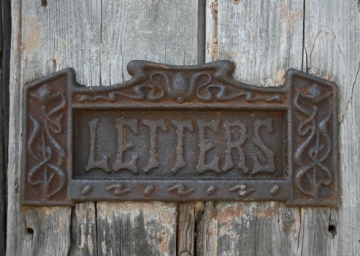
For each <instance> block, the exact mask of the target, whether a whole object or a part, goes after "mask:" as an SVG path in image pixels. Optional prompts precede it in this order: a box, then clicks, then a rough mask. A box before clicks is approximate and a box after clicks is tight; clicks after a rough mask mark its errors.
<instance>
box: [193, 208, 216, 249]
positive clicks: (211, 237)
mask: <svg viewBox="0 0 360 256" xmlns="http://www.w3.org/2000/svg"><path fill="white" fill-rule="evenodd" d="M214 204H215V203H214V202H206V203H205V205H204V209H203V215H202V216H199V221H198V223H197V229H196V231H197V232H196V241H197V246H196V255H209V256H216V255H217V219H216V209H215V205H214Z"/></svg>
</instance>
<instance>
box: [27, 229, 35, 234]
mask: <svg viewBox="0 0 360 256" xmlns="http://www.w3.org/2000/svg"><path fill="white" fill-rule="evenodd" d="M26 233H27V234H28V235H33V234H34V230H33V229H32V228H27V229H26Z"/></svg>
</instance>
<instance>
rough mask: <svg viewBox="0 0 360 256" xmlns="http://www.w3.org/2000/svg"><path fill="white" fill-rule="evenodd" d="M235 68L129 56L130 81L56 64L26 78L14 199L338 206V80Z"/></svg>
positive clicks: (31, 202) (33, 201) (56, 202)
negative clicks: (81, 77)
mask: <svg viewBox="0 0 360 256" xmlns="http://www.w3.org/2000/svg"><path fill="white" fill-rule="evenodd" d="M234 68H235V67H234V65H233V63H232V62H230V61H217V62H212V63H209V64H205V65H201V66H170V65H164V64H157V63H152V62H146V61H132V62H130V63H129V65H128V71H129V73H130V74H131V75H132V76H133V78H132V79H130V80H129V81H126V82H124V83H121V84H117V85H113V86H109V87H96V88H95V87H93V88H86V87H80V86H78V85H77V84H76V82H75V81H76V80H75V75H74V72H73V70H72V69H65V70H63V71H60V72H58V73H55V74H53V75H51V76H49V77H45V78H43V79H41V80H39V81H36V82H34V83H32V84H30V85H27V86H26V87H25V95H24V96H25V120H24V123H25V125H24V137H25V141H24V156H25V162H24V175H23V182H24V188H23V203H24V204H25V205H72V204H74V203H75V202H77V201H88V200H164V201H192V200H280V201H285V202H286V203H287V204H288V205H329V206H337V200H338V195H337V191H338V173H337V170H338V168H337V164H338V159H337V142H336V141H337V139H336V134H337V105H336V98H337V88H336V86H335V85H333V84H332V83H330V82H328V81H325V80H322V79H319V78H316V77H312V76H309V75H308V74H305V73H302V72H299V71H295V70H290V71H288V72H287V75H286V83H285V85H284V86H283V87H277V88H261V87H256V86H250V85H247V84H243V83H239V82H236V81H234V80H232V78H231V75H232V72H233V71H234Z"/></svg>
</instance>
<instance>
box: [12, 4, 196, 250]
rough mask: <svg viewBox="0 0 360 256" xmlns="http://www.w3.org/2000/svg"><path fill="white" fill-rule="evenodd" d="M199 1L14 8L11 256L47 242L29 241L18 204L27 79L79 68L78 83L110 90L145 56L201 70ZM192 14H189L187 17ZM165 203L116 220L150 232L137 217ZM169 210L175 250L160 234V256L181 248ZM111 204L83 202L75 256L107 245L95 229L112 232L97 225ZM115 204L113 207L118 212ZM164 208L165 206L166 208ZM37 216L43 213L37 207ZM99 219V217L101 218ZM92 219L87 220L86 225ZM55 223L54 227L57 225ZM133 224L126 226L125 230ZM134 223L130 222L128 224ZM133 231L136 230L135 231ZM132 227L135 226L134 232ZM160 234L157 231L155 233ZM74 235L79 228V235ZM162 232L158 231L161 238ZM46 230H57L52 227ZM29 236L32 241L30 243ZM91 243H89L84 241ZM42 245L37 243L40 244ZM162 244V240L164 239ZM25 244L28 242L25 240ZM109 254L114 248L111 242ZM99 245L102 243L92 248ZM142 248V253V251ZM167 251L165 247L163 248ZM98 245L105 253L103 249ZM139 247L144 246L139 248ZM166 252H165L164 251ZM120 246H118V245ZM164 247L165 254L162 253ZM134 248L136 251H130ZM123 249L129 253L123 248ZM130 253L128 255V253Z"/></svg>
mask: <svg viewBox="0 0 360 256" xmlns="http://www.w3.org/2000/svg"><path fill="white" fill-rule="evenodd" d="M197 4H198V3H197V2H196V1H176V2H171V3H169V2H163V1H141V2H137V3H136V4H135V3H134V2H133V1H125V0H124V1H112V2H110V1H106V3H105V2H103V1H101V0H92V1H90V2H88V1H76V3H75V2H74V3H72V2H69V1H67V0H62V1H56V2H53V1H51V2H50V1H49V2H48V4H47V6H46V7H44V6H42V5H41V2H38V3H35V2H17V1H13V2H12V8H13V13H14V16H13V22H14V29H13V39H12V41H13V49H12V53H13V58H12V64H11V66H12V87H11V93H12V96H11V97H12V98H11V99H12V107H13V109H12V113H11V116H12V122H11V128H12V131H13V132H12V134H11V136H10V139H11V142H12V143H11V146H10V153H11V156H10V158H11V162H10V165H9V166H10V168H11V169H10V170H11V171H10V176H9V184H10V197H9V198H10V199H9V200H10V201H11V202H10V204H9V215H11V218H10V220H9V225H8V226H9V228H10V229H11V231H10V232H9V235H8V237H9V240H8V241H9V244H8V248H9V251H8V254H9V255H19V253H18V252H25V251H38V250H36V249H34V248H33V247H34V246H37V247H39V248H43V247H44V245H39V241H44V239H42V238H41V237H40V236H42V235H45V234H43V233H38V235H37V236H31V237H30V236H29V235H28V234H27V233H26V228H25V226H26V225H25V224H26V223H25V222H24V221H23V220H24V219H25V220H26V219H29V220H31V219H32V216H33V212H32V211H31V210H28V211H23V210H22V208H21V206H20V204H19V193H18V190H19V187H21V183H20V182H21V179H20V170H21V166H22V162H21V154H20V153H19V152H22V150H21V148H22V144H21V132H20V131H21V118H20V117H21V114H22V108H21V104H19V102H21V100H22V88H23V85H24V84H25V83H27V82H29V81H32V80H35V79H38V78H40V77H42V76H44V75H47V74H50V73H52V72H54V71H57V70H60V69H62V68H65V67H74V68H75V72H76V75H77V81H78V82H79V83H80V84H84V85H87V86H94V85H101V84H106V85H109V84H111V83H117V82H121V81H123V80H124V79H128V78H129V75H128V74H127V73H126V69H125V66H126V64H127V62H128V61H130V60H132V59H135V58H139V59H146V60H152V61H159V62H166V63H170V64H195V63H196V61H197V56H198V54H197V51H198V41H197V40H198V37H197V30H198V25H197ZM184 13H186V14H187V15H183V14H184ZM162 205H163V204H161V203H156V202H154V203H152V204H143V205H137V207H138V208H137V209H136V210H134V212H133V213H132V212H131V210H130V208H129V211H128V212H127V215H121V214H120V215H116V216H117V219H119V220H121V218H122V217H123V218H124V219H123V221H124V222H126V220H127V218H130V219H131V220H132V222H131V223H132V224H133V227H134V228H135V227H139V228H142V229H146V227H145V226H141V225H145V223H147V222H146V221H145V222H144V221H143V220H142V218H141V217H139V211H140V212H142V214H143V215H144V216H148V218H150V217H149V216H150V215H149V214H150V213H153V214H154V215H153V217H154V218H155V217H156V216H158V215H156V214H155V212H154V211H153V209H157V208H159V207H160V206H162ZM165 205H167V206H166V207H165V206H164V207H165V208H168V209H167V211H165V210H164V211H163V214H162V215H161V217H162V218H169V219H171V220H173V222H171V221H170V222H169V223H173V225H172V226H171V227H170V226H168V229H169V230H168V231H169V232H170V233H169V235H170V237H169V238H168V239H167V240H164V241H166V242H168V243H169V244H167V245H164V242H161V241H159V240H157V239H158V238H156V237H154V236H147V237H146V238H147V239H152V240H149V241H146V243H151V244H153V246H154V247H153V248H155V249H154V250H160V252H161V250H165V252H166V250H167V249H166V248H170V247H171V246H172V245H175V244H174V242H172V241H175V239H176V215H175V214H173V213H174V212H176V209H177V208H176V205H175V204H165ZM107 206H108V205H107V203H99V204H98V205H97V206H96V205H95V204H94V203H86V204H78V205H77V206H76V207H75V209H74V212H73V219H72V223H73V227H72V228H73V230H72V232H71V235H72V242H73V243H72V245H71V250H70V253H71V254H87V253H89V254H91V252H93V253H94V255H96V254H97V253H98V251H97V250H92V246H94V247H97V248H100V247H101V246H100V245H101V244H102V242H104V241H97V240H96V232H94V230H95V229H108V230H111V229H112V225H114V223H113V222H99V223H97V225H95V227H94V223H96V221H98V220H101V219H102V217H103V216H102V215H101V214H102V213H103V212H102V211H100V209H102V207H105V209H107ZM113 206H114V204H110V205H109V207H110V208H111V207H113ZM121 206H122V204H121V203H120V204H118V205H116V207H115V208H116V209H122V207H121ZM164 207H163V208H164ZM34 210H36V212H37V214H38V215H39V216H40V215H41V213H40V212H41V210H42V211H44V212H43V214H44V215H45V210H46V209H45V208H37V209H34ZM69 211H70V208H67V207H63V208H56V214H55V216H58V218H67V217H69ZM98 212H99V214H98V215H97V213H98ZM83 216H86V217H87V218H88V219H87V220H84V219H82V218H83ZM48 220H49V219H47V218H40V217H39V218H38V221H39V222H41V221H43V223H42V225H45V226H46V225H51V223H48V222H47V221H48ZM52 221H55V222H56V220H54V219H52ZM126 225H127V224H126ZM129 225H130V224H129ZM130 226H131V225H130ZM130 226H129V227H130ZM154 228H155V227H154ZM74 229H76V230H74ZM161 230H162V229H161V228H159V229H158V231H159V232H160V231H161ZM47 231H49V232H50V231H51V230H50V229H48V230H47ZM61 235H62V236H63V239H64V240H66V239H69V237H70V229H64V230H62V233H61ZM29 237H30V238H29ZM84 237H85V238H86V239H83V238H84ZM34 239H36V240H34ZM160 239H162V238H161V236H160ZM21 241H25V242H21ZM106 242H107V244H106V246H108V248H111V247H112V246H113V245H114V246H115V245H116V244H112V243H114V240H113V241H110V240H107V241H106ZM92 243H96V244H92ZM146 243H138V244H137V249H136V250H140V251H141V250H142V249H144V248H141V246H142V245H145V244H146ZM55 245H56V243H54V250H57V254H63V253H64V251H67V250H68V249H69V248H66V249H65V248H57V247H56V246H55ZM160 245H161V246H160ZM99 246H100V247H99ZM139 246H140V247H139ZM159 246H160V247H159ZM114 248H115V247H114ZM164 248H165V249H164ZM173 248H174V249H169V250H168V253H169V255H174V254H175V251H176V246H173ZM128 249H129V250H130V248H128ZM122 250H123V249H122ZM124 255H129V253H126V252H124Z"/></svg>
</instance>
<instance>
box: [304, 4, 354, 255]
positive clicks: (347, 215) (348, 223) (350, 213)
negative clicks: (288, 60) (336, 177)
mask: <svg viewBox="0 0 360 256" xmlns="http://www.w3.org/2000/svg"><path fill="white" fill-rule="evenodd" d="M305 8H306V12H305V13H306V19H305V31H304V35H305V38H304V39H305V40H304V43H305V45H304V49H305V54H306V55H305V56H306V59H305V61H304V63H305V64H306V70H307V71H308V72H309V73H311V74H314V75H317V76H321V77H323V78H325V79H329V80H332V81H335V83H336V84H337V85H338V86H339V90H340V97H339V108H340V109H339V122H340V132H339V144H340V147H339V151H340V170H339V172H340V175H341V178H340V181H341V184H340V187H341V204H340V208H339V209H338V210H336V211H335V210H331V211H330V210H323V209H303V212H302V223H304V224H306V226H304V227H303V225H302V229H304V233H303V234H302V235H301V236H303V237H304V241H303V242H302V243H301V244H300V245H299V247H300V248H299V249H300V250H301V251H302V252H303V254H304V255H306V254H308V255H358V254H359V251H360V243H359V241H360V221H359V220H360V202H359V200H357V199H358V198H359V195H360V183H359V180H360V173H359V171H358V166H359V159H360V158H359V151H360V143H359V124H360V112H359V109H360V102H359V100H358V98H359V96H360V90H359V88H360V52H359V49H360V10H359V3H358V1H341V2H338V1H331V2H329V1H315V0H306V2H305ZM305 230H308V232H306V231H305Z"/></svg>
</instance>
